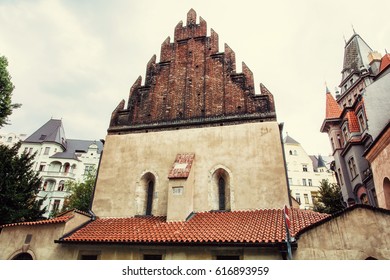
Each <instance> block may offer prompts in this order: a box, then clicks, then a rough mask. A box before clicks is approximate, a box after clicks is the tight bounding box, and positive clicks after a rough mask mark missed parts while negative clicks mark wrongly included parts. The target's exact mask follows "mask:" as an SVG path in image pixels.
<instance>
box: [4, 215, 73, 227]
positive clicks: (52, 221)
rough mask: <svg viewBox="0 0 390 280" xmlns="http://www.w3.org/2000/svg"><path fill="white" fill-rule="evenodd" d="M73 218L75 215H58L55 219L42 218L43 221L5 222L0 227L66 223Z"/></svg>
mask: <svg viewBox="0 0 390 280" xmlns="http://www.w3.org/2000/svg"><path fill="white" fill-rule="evenodd" d="M71 218H73V215H65V216H61V217H56V218H53V219H48V220H41V221H35V222H21V223H13V224H5V225H2V226H0V228H4V227H12V226H35V225H47V224H58V223H65V222H67V221H68V220H70V219H71Z"/></svg>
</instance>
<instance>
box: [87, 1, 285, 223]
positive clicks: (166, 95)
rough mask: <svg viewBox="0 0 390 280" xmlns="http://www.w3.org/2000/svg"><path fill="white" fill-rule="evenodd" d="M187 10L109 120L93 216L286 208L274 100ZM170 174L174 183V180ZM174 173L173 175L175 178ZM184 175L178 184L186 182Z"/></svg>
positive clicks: (182, 215)
mask: <svg viewBox="0 0 390 280" xmlns="http://www.w3.org/2000/svg"><path fill="white" fill-rule="evenodd" d="M218 44H219V43H218V34H217V33H216V32H215V31H214V30H212V29H211V34H210V36H207V27H206V21H204V20H203V19H202V18H200V19H199V22H197V16H196V13H195V11H194V10H192V9H191V10H190V11H189V12H188V14H187V22H186V25H185V26H184V25H183V22H181V21H180V22H179V23H178V24H177V25H176V27H175V32H174V40H173V42H171V40H170V38H169V37H168V38H167V39H166V40H165V41H164V42H163V43H162V45H161V53H160V62H157V60H156V59H157V58H156V55H153V56H152V58H151V59H150V61H149V62H148V63H147V66H146V75H145V81H144V83H142V78H141V77H139V78H138V79H137V80H136V81H135V83H134V84H133V86H132V87H131V89H130V94H129V97H128V101H127V105H126V101H125V100H122V101H121V102H120V103H119V105H118V106H117V108H116V109H115V110H114V111H113V113H112V116H111V120H110V126H109V128H108V136H107V138H106V144H105V151H104V156H103V158H102V162H101V168H100V172H99V174H98V180H97V186H96V191H95V197H94V202H93V210H94V211H95V212H96V214H97V215H100V216H135V215H158V216H167V220H169V221H171V220H184V219H185V218H186V217H187V216H188V215H190V214H191V213H192V212H199V211H209V210H219V211H234V210H243V209H260V208H281V207H282V206H283V205H284V204H288V192H287V186H286V178H285V176H280V174H285V169H284V163H283V156H282V146H281V141H280V131H279V126H278V124H277V122H276V113H275V105H274V100H273V96H272V94H271V93H270V91H269V90H268V89H267V88H266V87H265V86H264V85H263V84H261V85H260V93H259V94H255V87H254V79H253V74H252V72H251V70H250V69H249V68H248V67H247V66H246V64H245V63H243V64H242V73H237V71H236V60H235V53H234V52H233V50H232V49H231V48H230V47H229V46H228V45H227V44H225V47H224V51H223V52H220V51H219V49H218ZM172 172H173V174H175V175H174V176H173V175H172ZM177 174H180V176H177ZM183 174H185V176H184V175H183Z"/></svg>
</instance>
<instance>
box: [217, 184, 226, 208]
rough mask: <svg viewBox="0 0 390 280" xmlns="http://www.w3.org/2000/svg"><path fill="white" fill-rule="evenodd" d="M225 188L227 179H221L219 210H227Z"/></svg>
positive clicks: (219, 185)
mask: <svg viewBox="0 0 390 280" xmlns="http://www.w3.org/2000/svg"><path fill="white" fill-rule="evenodd" d="M225 188H226V184H225V179H223V178H222V177H220V178H219V180H218V197H219V210H226V202H225Z"/></svg>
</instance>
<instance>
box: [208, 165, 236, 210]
mask: <svg viewBox="0 0 390 280" xmlns="http://www.w3.org/2000/svg"><path fill="white" fill-rule="evenodd" d="M211 183H212V184H211V196H210V199H211V200H210V203H211V209H213V210H221V211H224V210H230V209H231V186H230V175H229V173H228V172H227V171H226V170H225V169H223V168H218V169H216V170H215V171H214V172H213V173H212V177H211Z"/></svg>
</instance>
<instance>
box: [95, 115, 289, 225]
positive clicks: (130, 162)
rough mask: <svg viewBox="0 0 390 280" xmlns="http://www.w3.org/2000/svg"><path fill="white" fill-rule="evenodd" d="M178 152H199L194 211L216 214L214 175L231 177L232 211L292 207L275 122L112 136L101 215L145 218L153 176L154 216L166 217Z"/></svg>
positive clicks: (102, 178) (99, 200)
mask: <svg viewBox="0 0 390 280" xmlns="http://www.w3.org/2000/svg"><path fill="white" fill-rule="evenodd" d="M178 153H195V160H194V163H193V165H192V169H193V170H192V171H191V172H194V176H195V178H194V199H193V205H194V206H193V208H194V209H193V211H195V212H199V211H208V210H213V209H215V201H214V200H215V199H216V198H217V196H216V195H215V194H214V193H213V192H215V191H214V189H215V188H214V185H213V184H215V180H213V174H214V172H215V171H216V170H218V169H219V168H222V169H224V170H225V171H226V172H227V173H228V176H229V178H228V181H229V186H228V187H229V188H230V208H231V210H240V209H259V208H280V207H282V206H283V205H284V204H288V195H287V187H286V178H285V168H284V163H283V157H282V146H281V143H280V134H279V127H278V124H277V123H276V122H263V123H249V124H241V125H231V126H218V127H208V128H200V129H196V128H194V129H183V130H172V131H162V132H149V133H135V134H125V135H108V136H107V138H106V143H105V147H104V154H103V158H102V162H101V166H100V172H99V176H98V181H97V187H96V191H95V197H94V203H93V211H94V212H95V214H96V215H98V216H110V217H121V216H122V217H123V216H134V215H137V214H143V213H142V211H140V209H143V208H142V205H140V204H142V203H143V201H144V200H145V199H144V196H145V193H144V191H142V190H143V189H145V186H143V184H144V181H145V180H142V178H143V176H144V175H145V174H148V173H151V174H153V176H154V178H155V180H156V183H155V192H156V193H155V196H154V200H153V211H152V213H153V215H156V216H160V215H162V216H165V215H167V200H168V184H169V183H168V181H169V180H168V172H169V170H170V169H171V167H172V165H173V163H174V161H175V158H176V155H177V154H178Z"/></svg>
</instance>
